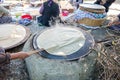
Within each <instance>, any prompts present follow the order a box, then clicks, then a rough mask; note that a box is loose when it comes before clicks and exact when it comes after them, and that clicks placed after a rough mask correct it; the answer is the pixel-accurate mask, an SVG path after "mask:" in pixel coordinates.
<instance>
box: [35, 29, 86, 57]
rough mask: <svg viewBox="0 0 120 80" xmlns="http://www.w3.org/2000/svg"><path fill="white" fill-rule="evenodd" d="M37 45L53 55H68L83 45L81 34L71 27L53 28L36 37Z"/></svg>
mask: <svg viewBox="0 0 120 80" xmlns="http://www.w3.org/2000/svg"><path fill="white" fill-rule="evenodd" d="M36 41H37V45H38V47H39V48H44V49H45V50H46V51H47V52H48V53H50V54H53V55H63V56H64V55H70V54H72V53H74V52H76V51H78V50H79V49H80V48H81V47H82V46H83V45H84V43H85V37H84V35H83V33H82V32H81V31H80V30H78V29H76V28H71V27H54V28H52V29H48V30H46V31H44V32H43V33H41V34H40V35H39V36H38V37H37V40H36Z"/></svg>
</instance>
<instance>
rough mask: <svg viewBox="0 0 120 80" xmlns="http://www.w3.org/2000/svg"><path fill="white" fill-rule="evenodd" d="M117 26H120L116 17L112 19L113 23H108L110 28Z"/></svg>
mask: <svg viewBox="0 0 120 80" xmlns="http://www.w3.org/2000/svg"><path fill="white" fill-rule="evenodd" d="M117 24H119V18H118V17H114V19H112V21H110V22H109V23H108V26H112V25H117Z"/></svg>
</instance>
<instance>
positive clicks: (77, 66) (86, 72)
mask: <svg viewBox="0 0 120 80" xmlns="http://www.w3.org/2000/svg"><path fill="white" fill-rule="evenodd" d="M33 36H34V35H32V36H31V37H30V39H29V40H28V41H27V42H26V44H25V45H24V48H23V51H30V50H33V47H32V38H33ZM95 57H96V56H95V52H93V51H92V52H91V53H90V54H89V55H88V56H86V57H84V58H80V59H79V60H75V61H64V60H53V59H47V58H43V57H41V56H40V55H39V54H34V55H32V56H30V57H28V58H27V59H26V60H25V61H26V65H27V69H28V73H29V77H30V79H31V80H90V77H91V74H92V71H93V69H94V64H95V62H96V61H95Z"/></svg>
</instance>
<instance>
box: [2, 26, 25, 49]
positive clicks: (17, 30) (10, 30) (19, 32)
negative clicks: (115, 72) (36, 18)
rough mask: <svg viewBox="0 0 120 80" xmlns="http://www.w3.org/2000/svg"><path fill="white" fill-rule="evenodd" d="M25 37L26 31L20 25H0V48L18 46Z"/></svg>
mask: <svg viewBox="0 0 120 80" xmlns="http://www.w3.org/2000/svg"><path fill="white" fill-rule="evenodd" d="M25 36H26V30H25V28H24V27H22V26H21V25H15V24H1V25H0V46H1V47H3V48H7V47H10V46H13V45H15V44H18V43H19V42H20V41H22V40H23V39H24V38H25Z"/></svg>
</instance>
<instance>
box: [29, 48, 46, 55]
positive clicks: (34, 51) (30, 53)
mask: <svg viewBox="0 0 120 80" xmlns="http://www.w3.org/2000/svg"><path fill="white" fill-rule="evenodd" d="M43 50H44V49H43V48H41V49H38V50H32V51H29V52H28V53H29V56H30V55H32V54H35V53H38V52H41V51H43Z"/></svg>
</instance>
